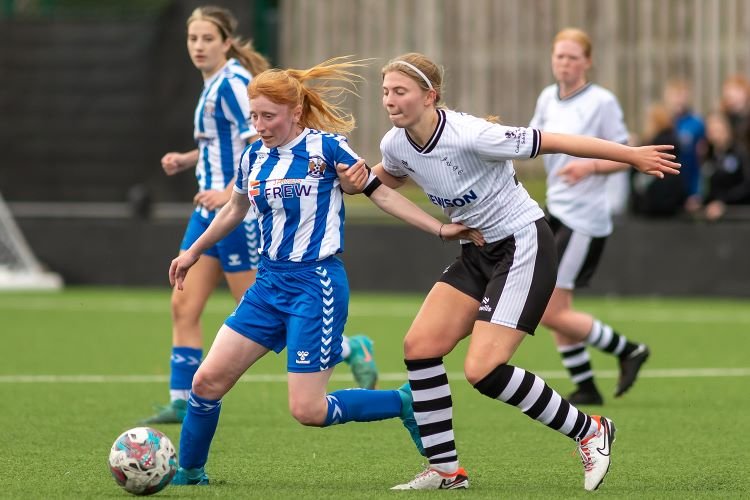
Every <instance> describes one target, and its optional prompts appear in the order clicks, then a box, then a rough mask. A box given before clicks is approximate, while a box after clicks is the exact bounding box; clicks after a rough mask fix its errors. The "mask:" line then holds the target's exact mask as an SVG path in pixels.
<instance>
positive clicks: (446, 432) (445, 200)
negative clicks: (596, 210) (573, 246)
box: [340, 53, 678, 490]
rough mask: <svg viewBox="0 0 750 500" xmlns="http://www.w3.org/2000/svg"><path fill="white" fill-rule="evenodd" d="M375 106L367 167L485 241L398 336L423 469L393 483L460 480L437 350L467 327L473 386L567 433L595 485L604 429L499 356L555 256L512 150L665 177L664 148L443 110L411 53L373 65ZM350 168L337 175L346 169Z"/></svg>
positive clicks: (438, 73)
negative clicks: (378, 85) (377, 147)
mask: <svg viewBox="0 0 750 500" xmlns="http://www.w3.org/2000/svg"><path fill="white" fill-rule="evenodd" d="M382 74H383V106H384V107H385V109H386V111H387V113H388V116H389V117H390V119H391V122H392V123H393V125H394V128H393V129H391V130H390V131H389V132H388V133H387V134H386V135H385V137H384V138H383V140H382V142H381V151H382V153H383V162H382V164H379V165H376V166H375V167H374V168H373V169H372V170H373V173H375V174H376V175H377V176H378V178H379V179H380V180H381V181H382V182H383V183H384V184H386V185H387V186H390V187H394V188H397V187H399V186H401V185H403V183H404V182H405V180H406V178H407V176H408V177H411V178H412V179H413V180H414V181H415V182H416V183H417V184H418V185H419V186H420V187H421V188H422V189H423V190H424V191H425V193H426V194H427V196H428V198H429V199H430V200H431V201H432V202H433V203H435V204H437V205H439V206H440V207H442V208H443V211H444V213H445V214H446V215H447V216H448V217H449V218H450V219H451V221H453V222H461V223H462V224H464V225H466V226H467V227H472V228H475V229H478V230H480V231H481V232H482V234H483V236H484V238H485V240H486V244H485V245H484V246H482V247H476V246H474V245H470V244H463V245H462V247H461V255H460V256H459V257H458V259H457V260H456V261H455V262H454V263H453V264H452V265H450V266H449V267H448V268H447V269H446V270H445V271H444V273H443V276H442V277H441V278H440V279H439V280H438V282H437V283H436V284H435V286H434V287H433V288H432V290H431V291H430V292H429V294H428V295H427V298H426V299H425V301H424V303H423V304H422V308H421V309H420V311H419V313H418V314H417V317H416V318H415V319H414V322H413V323H412V325H411V327H410V328H409V331H408V333H407V334H406V338H405V340H404V356H405V362H406V367H407V370H408V374H409V383H410V386H411V390H412V392H413V400H414V403H413V407H414V416H415V419H416V422H417V424H418V427H419V432H420V435H421V441H422V445H423V447H424V451H425V455H426V456H427V458H428V460H429V468H428V469H426V470H425V471H424V472H422V473H420V474H418V475H417V477H416V478H415V479H413V480H412V481H410V482H408V483H406V484H401V485H398V486H396V487H395V488H394V489H452V488H466V487H468V483H469V482H468V476H467V474H466V472H465V470H464V469H463V468H461V467H459V461H458V453H457V451H456V446H455V442H454V433H453V423H452V418H453V407H452V406H453V403H452V400H451V392H450V387H449V385H448V377H447V374H446V371H445V367H444V365H443V356H444V355H446V354H448V353H449V352H451V350H452V349H453V348H454V347H455V346H456V344H457V343H458V342H459V341H461V340H462V339H463V338H465V337H466V336H467V335H469V334H471V341H470V344H469V349H468V353H467V355H466V360H465V364H464V372H465V375H466V378H467V380H468V381H469V382H470V383H471V384H472V385H473V386H474V387H475V388H476V389H477V390H478V391H479V392H480V393H482V394H484V395H486V396H488V397H490V398H492V399H499V400H500V401H503V402H505V403H508V404H511V405H514V406H517V407H519V408H520V409H521V410H522V411H523V412H524V413H526V414H527V415H528V416H530V417H531V418H534V419H536V420H538V421H540V422H542V423H543V424H545V425H547V426H549V427H550V428H552V429H554V430H557V431H559V432H561V433H563V434H565V435H567V436H568V437H570V438H572V439H575V440H576V441H577V442H578V444H579V447H578V449H579V452H580V454H581V459H582V461H583V464H584V486H585V488H586V489H587V490H593V489H596V488H597V487H598V486H599V485H600V484H601V482H602V480H603V479H604V475H605V474H606V473H607V470H608V468H609V463H610V457H609V455H610V446H611V444H612V441H613V440H614V432H615V429H614V426H613V425H612V422H611V421H610V420H609V419H607V418H605V417H598V416H593V417H592V416H589V415H586V414H585V413H583V412H581V411H579V410H577V409H576V408H575V406H573V405H571V404H570V403H569V402H567V401H566V400H565V399H564V398H563V397H561V396H560V395H559V394H558V393H557V392H555V391H554V390H553V389H552V388H551V387H549V386H548V385H547V384H546V383H545V382H544V381H543V380H542V379H541V378H539V377H538V376H536V375H534V374H532V373H530V372H527V371H525V370H523V369H521V368H519V367H515V366H512V365H510V364H508V362H509V361H510V359H511V357H512V356H513V353H514V352H515V351H516V349H517V348H518V346H519V345H520V343H521V341H522V340H523V339H524V338H525V337H526V335H527V334H533V332H534V329H535V328H536V326H537V325H538V323H539V321H540V319H541V317H542V313H543V311H544V309H545V307H546V305H547V301H548V300H549V297H550V295H551V293H552V289H553V288H554V283H555V272H556V266H557V257H556V252H555V247H554V240H553V237H552V232H551V231H550V229H549V226H548V225H547V222H546V221H545V219H544V217H543V213H542V211H541V209H540V208H539V207H538V205H537V204H536V202H534V201H533V200H532V199H531V198H530V197H529V195H528V194H527V193H526V190H525V189H524V188H523V186H522V185H521V184H520V183H519V182H518V181H517V179H516V176H515V172H514V170H513V164H512V161H511V160H512V159H513V158H529V157H533V156H535V155H537V154H544V153H566V154H575V155H577V156H585V157H595V158H602V157H603V158H610V159H612V160H616V161H621V162H627V163H629V164H632V165H634V166H635V167H636V168H637V169H638V170H640V171H643V172H648V173H652V174H653V175H657V176H660V177H661V176H663V175H664V173H677V170H675V168H676V167H678V165H677V164H675V163H673V162H672V161H670V160H672V159H674V156H673V155H671V154H669V153H667V152H666V151H667V150H668V149H670V148H671V146H647V147H641V148H631V147H628V146H624V145H621V144H616V143H613V142H607V141H603V140H601V139H595V138H590V137H583V136H574V135H562V134H552V133H546V132H545V133H542V132H540V131H539V130H536V129H531V128H522V127H507V126H502V125H499V124H496V123H490V122H489V121H487V120H483V119H480V118H476V117H473V116H470V115H466V114H462V113H456V112H454V111H450V110H447V109H443V108H442V106H441V105H440V103H441V99H442V70H441V69H440V68H439V67H438V66H437V65H436V64H435V63H433V62H432V61H430V60H429V59H428V58H427V57H425V56H424V55H422V54H416V53H410V54H405V55H402V56H400V57H398V58H396V59H394V60H392V61H390V62H389V63H388V64H387V65H386V66H385V67H384V68H383V70H382ZM359 168H364V166H363V164H360V165H358V166H356V167H354V168H351V169H349V170H344V169H342V170H341V171H340V173H341V174H342V175H344V176H348V175H351V176H353V175H356V174H357V171H358V169H359Z"/></svg>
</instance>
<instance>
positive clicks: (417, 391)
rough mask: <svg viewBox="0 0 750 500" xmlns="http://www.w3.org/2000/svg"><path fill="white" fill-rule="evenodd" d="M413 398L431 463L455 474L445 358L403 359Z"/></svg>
mask: <svg viewBox="0 0 750 500" xmlns="http://www.w3.org/2000/svg"><path fill="white" fill-rule="evenodd" d="M404 361H405V363H406V369H407V370H408V373H409V385H410V386H411V392H412V397H413V398H414V402H413V407H414V419H415V420H416V421H417V425H418V426H419V434H420V436H421V437H422V446H424V449H425V455H426V456H427V458H428V460H429V461H430V467H432V468H433V469H436V470H438V471H440V472H445V473H448V474H452V473H454V472H456V470H458V453H457V451H456V443H455V441H454V437H453V399H452V398H451V389H450V386H449V385H448V375H447V374H446V373H445V365H443V358H432V359H420V360H409V359H407V360H404Z"/></svg>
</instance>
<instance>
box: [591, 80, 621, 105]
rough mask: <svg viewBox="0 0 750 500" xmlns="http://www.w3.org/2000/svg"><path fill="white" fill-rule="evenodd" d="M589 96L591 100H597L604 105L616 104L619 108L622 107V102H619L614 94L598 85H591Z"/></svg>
mask: <svg viewBox="0 0 750 500" xmlns="http://www.w3.org/2000/svg"><path fill="white" fill-rule="evenodd" d="M587 94H590V95H589V96H587V97H588V98H590V99H596V100H598V101H599V102H602V103H614V104H617V105H618V106H619V105H620V102H619V101H618V100H617V96H616V95H615V94H614V92H612V91H611V90H609V89H607V88H604V87H602V86H601V85H597V84H596V83H592V84H591V86H590V87H589V89H588V92H587Z"/></svg>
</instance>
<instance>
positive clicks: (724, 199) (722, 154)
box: [703, 113, 750, 220]
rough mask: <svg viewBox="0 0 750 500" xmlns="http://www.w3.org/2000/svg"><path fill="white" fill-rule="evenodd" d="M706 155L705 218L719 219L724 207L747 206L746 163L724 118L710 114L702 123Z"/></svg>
mask: <svg viewBox="0 0 750 500" xmlns="http://www.w3.org/2000/svg"><path fill="white" fill-rule="evenodd" d="M706 133H707V137H708V152H707V154H706V158H705V161H704V163H703V174H704V177H705V179H706V184H707V192H706V206H705V215H706V218H707V219H709V220H716V219H719V218H720V217H722V216H723V215H724V213H725V212H726V206H727V205H735V204H748V203H750V161H749V160H748V156H747V152H746V151H745V150H744V149H743V148H741V147H740V145H739V144H738V143H737V141H736V139H735V137H734V136H733V134H732V127H731V123H730V121H729V118H728V116H727V115H725V114H723V113H712V114H710V115H709V116H708V118H707V120H706Z"/></svg>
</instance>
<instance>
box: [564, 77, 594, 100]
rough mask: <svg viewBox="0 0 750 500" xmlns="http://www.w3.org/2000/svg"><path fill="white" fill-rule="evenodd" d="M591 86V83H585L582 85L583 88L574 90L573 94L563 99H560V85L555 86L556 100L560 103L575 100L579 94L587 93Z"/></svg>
mask: <svg viewBox="0 0 750 500" xmlns="http://www.w3.org/2000/svg"><path fill="white" fill-rule="evenodd" d="M591 85H592V84H591V82H586V85H584V86H583V87H581V88H580V89H578V90H576V91H575V92H573V93H572V94H570V95H569V96H565V97H560V84H557V93H556V96H557V100H558V101H561V102H565V101H570V100H573V99H575V98H576V97H578V96H579V95H581V94H583V93H584V92H586V91H587V90H588V89H590V88H591Z"/></svg>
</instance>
